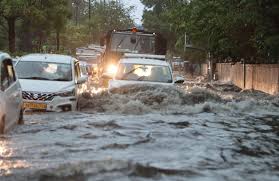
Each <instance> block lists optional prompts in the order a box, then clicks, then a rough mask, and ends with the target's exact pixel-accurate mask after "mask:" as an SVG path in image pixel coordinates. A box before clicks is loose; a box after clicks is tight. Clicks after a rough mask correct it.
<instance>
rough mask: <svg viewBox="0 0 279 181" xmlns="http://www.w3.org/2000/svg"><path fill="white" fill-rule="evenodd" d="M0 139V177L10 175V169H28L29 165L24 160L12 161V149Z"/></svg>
mask: <svg viewBox="0 0 279 181" xmlns="http://www.w3.org/2000/svg"><path fill="white" fill-rule="evenodd" d="M1 139H2V138H0V176H4V175H10V174H11V173H12V169H19V168H28V167H29V164H28V163H27V162H26V161H24V160H14V159H13V158H12V157H13V154H14V153H13V149H12V148H10V147H9V144H8V143H7V141H5V140H1Z"/></svg>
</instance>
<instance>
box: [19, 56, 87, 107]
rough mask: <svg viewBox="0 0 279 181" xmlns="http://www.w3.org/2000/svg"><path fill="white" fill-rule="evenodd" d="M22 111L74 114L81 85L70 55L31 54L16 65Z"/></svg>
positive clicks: (76, 64)
mask: <svg viewBox="0 0 279 181" xmlns="http://www.w3.org/2000/svg"><path fill="white" fill-rule="evenodd" d="M16 70H17V73H18V77H19V80H20V83H21V86H22V90H23V92H22V97H23V101H24V108H25V109H27V110H29V109H30V110H43V111H56V112H60V111H75V110H76V109H77V107H78V97H79V95H80V94H81V93H82V89H81V84H83V83H84V82H85V81H86V78H85V77H82V76H81V72H80V67H79V61H78V60H77V59H75V58H73V57H71V56H66V55H56V54H30V55H26V56H23V57H21V58H20V60H19V61H18V63H17V65H16Z"/></svg>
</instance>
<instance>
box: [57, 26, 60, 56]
mask: <svg viewBox="0 0 279 181" xmlns="http://www.w3.org/2000/svg"><path fill="white" fill-rule="evenodd" d="M56 50H57V52H59V50H60V31H59V30H56Z"/></svg>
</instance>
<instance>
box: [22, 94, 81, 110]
mask: <svg viewBox="0 0 279 181" xmlns="http://www.w3.org/2000/svg"><path fill="white" fill-rule="evenodd" d="M23 102H24V104H23V105H24V109H25V110H27V111H28V110H37V111H51V112H62V111H75V110H76V107H77V98H76V97H55V98H54V99H53V100H52V101H37V100H26V99H23Z"/></svg>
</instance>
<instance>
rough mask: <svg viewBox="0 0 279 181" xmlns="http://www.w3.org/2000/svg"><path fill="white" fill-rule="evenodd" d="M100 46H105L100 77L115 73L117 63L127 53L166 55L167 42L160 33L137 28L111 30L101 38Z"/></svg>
mask: <svg viewBox="0 0 279 181" xmlns="http://www.w3.org/2000/svg"><path fill="white" fill-rule="evenodd" d="M100 45H101V46H105V51H104V53H103V55H102V58H101V63H100V67H99V75H100V76H101V75H103V73H110V74H113V73H115V71H116V68H117V67H116V65H117V63H118V62H119V60H120V59H121V58H122V57H123V56H124V55H125V54H127V53H129V54H145V55H166V52H167V41H166V39H165V38H164V37H163V36H162V35H161V34H160V33H156V32H148V31H145V30H139V29H137V28H131V29H125V30H111V31H109V32H107V33H106V34H105V35H104V36H103V37H102V38H101V40H100Z"/></svg>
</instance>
